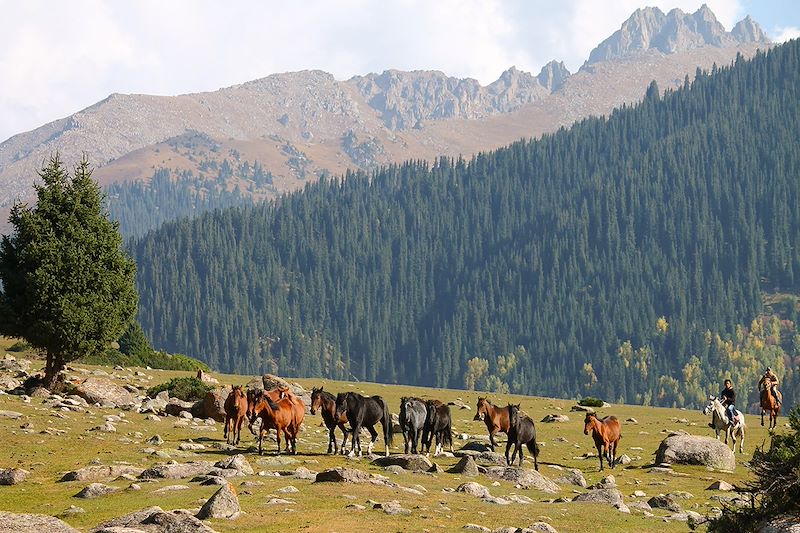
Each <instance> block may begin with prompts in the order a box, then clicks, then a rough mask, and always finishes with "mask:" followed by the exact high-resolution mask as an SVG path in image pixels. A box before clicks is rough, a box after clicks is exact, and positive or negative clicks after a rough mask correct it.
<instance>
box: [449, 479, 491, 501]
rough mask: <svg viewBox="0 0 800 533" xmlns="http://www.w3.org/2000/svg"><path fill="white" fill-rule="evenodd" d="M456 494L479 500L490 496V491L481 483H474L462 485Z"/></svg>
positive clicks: (457, 488)
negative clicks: (459, 493)
mask: <svg viewBox="0 0 800 533" xmlns="http://www.w3.org/2000/svg"><path fill="white" fill-rule="evenodd" d="M456 492H463V493H465V494H469V495H470V496H475V497H478V498H486V497H487V496H490V494H489V489H487V488H486V487H484V486H483V485H481V484H480V483H475V482H474V481H469V482H467V483H462V484H461V485H459V486H458V487H456Z"/></svg>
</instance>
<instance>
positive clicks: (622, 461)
mask: <svg viewBox="0 0 800 533" xmlns="http://www.w3.org/2000/svg"><path fill="white" fill-rule="evenodd" d="M631 462H632V460H631V458H630V456H628V455H627V454H624V453H623V454H622V455H620V456H619V457H617V464H618V465H623V466H625V465H629V464H631Z"/></svg>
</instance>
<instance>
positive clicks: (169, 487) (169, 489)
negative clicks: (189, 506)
mask: <svg viewBox="0 0 800 533" xmlns="http://www.w3.org/2000/svg"><path fill="white" fill-rule="evenodd" d="M190 488H191V487H190V486H189V485H167V486H166V487H161V488H160V489H156V490H154V491H153V494H161V493H164V492H175V491H178V490H189V489H190Z"/></svg>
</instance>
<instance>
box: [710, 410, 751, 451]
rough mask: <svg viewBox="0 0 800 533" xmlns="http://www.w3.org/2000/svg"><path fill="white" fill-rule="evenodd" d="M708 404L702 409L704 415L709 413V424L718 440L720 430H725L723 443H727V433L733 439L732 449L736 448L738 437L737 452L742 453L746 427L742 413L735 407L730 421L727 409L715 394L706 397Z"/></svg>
mask: <svg viewBox="0 0 800 533" xmlns="http://www.w3.org/2000/svg"><path fill="white" fill-rule="evenodd" d="M708 401H709V403H708V405H706V407H705V408H704V409H703V414H704V415H709V414H710V415H711V423H710V424H709V426H711V427H712V429H714V431H715V432H716V434H717V440H719V434H720V431H725V444H728V435H730V436H731V438H732V439H733V449H734V450H735V449H736V440H737V439H739V453H744V434H745V431H746V429H747V425H746V424H745V420H744V414H743V413H742V412H741V411H739V410H738V409H735V415H734V420H735V421H736V422H731V421H730V419H729V418H728V414H727V409H726V407H725V406H723V405H722V402H720V401H719V400H718V399H717V397H716V396H709V397H708Z"/></svg>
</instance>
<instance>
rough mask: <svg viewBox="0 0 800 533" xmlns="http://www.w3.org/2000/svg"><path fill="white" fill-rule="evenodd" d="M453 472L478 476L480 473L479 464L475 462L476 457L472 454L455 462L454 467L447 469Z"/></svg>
mask: <svg viewBox="0 0 800 533" xmlns="http://www.w3.org/2000/svg"><path fill="white" fill-rule="evenodd" d="M447 471H448V472H450V473H451V474H461V475H462V476H471V477H474V476H477V475H478V474H480V472H479V471H478V465H477V464H476V463H475V459H473V458H472V456H471V455H465V456H463V457H462V458H461V459H460V460H459V461H458V463H456V464H455V466H453V467H452V468H450V469H448V470H447Z"/></svg>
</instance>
